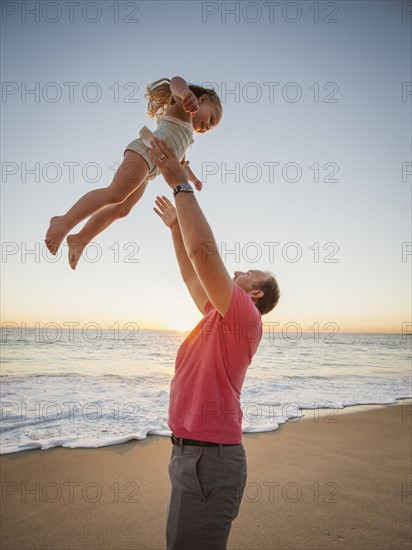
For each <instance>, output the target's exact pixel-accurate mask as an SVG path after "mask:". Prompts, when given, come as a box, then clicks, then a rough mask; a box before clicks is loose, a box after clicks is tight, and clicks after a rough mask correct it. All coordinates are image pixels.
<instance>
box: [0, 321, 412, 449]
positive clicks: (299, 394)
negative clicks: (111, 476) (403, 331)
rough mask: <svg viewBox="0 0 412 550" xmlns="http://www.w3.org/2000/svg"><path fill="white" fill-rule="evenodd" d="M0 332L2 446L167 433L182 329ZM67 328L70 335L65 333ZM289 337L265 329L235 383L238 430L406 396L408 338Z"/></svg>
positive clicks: (88, 443)
mask: <svg viewBox="0 0 412 550" xmlns="http://www.w3.org/2000/svg"><path fill="white" fill-rule="evenodd" d="M7 336H8V337H7V338H6V340H5V341H3V349H4V359H5V362H4V363H3V366H2V384H1V398H2V411H1V412H2V414H1V422H0V433H1V453H2V454H7V453H15V452H19V451H24V450H28V449H35V448H38V449H50V448H52V447H58V446H61V447H69V448H76V447H104V446H109V445H116V444H119V443H123V442H125V441H129V440H132V439H135V440H140V439H145V438H146V437H147V436H148V435H149V434H155V435H162V436H168V435H169V434H170V430H169V427H168V425H167V411H168V401H169V386H170V381H171V378H172V376H173V368H174V358H175V355H176V351H177V348H178V346H179V345H180V343H181V341H182V340H183V336H182V335H181V334H178V333H168V332H155V331H147V332H146V331H144V332H140V333H139V340H138V341H136V340H135V341H134V342H131V341H130V340H119V341H117V342H115V343H114V342H113V340H112V339H111V338H110V336H111V334H110V331H107V333H105V335H104V336H105V338H102V340H101V341H100V342H98V344H99V345H98V346H96V343H94V345H92V343H90V342H83V341H80V342H73V341H70V339H69V338H68V339H67V340H61V341H59V342H54V343H50V345H48V346H45V345H44V343H43V342H36V338H35V335H32V338H31V339H28V340H26V341H21V342H19V341H18V339H17V338H10V335H7ZM72 336H73V335H72ZM338 338H339V340H338V341H337V342H336V341H335V342H330V340H329V339H326V340H322V339H319V341H316V340H315V339H314V337H313V335H310V334H307V335H303V336H302V337H301V338H300V340H299V341H297V342H294V343H292V342H290V341H288V340H286V339H284V338H282V337H281V335H272V336H269V335H268V334H266V335H265V336H264V338H263V340H262V343H261V345H260V348H259V350H258V352H257V354H256V355H255V357H254V360H253V363H252V365H251V366H250V367H249V371H248V374H247V377H246V381H245V384H244V387H243V392H242V400H241V406H242V412H243V431H244V432H266V431H274V430H277V429H278V428H279V426H281V425H282V424H285V423H286V422H293V421H296V420H297V419H299V418H301V417H302V416H312V417H313V418H315V419H316V418H318V415H319V411H320V410H321V409H327V410H328V413H327V414H328V417H329V420H330V421H333V419H334V418H336V415H337V414H338V413H339V411H341V410H342V409H343V408H348V407H353V406H355V405H368V404H369V405H371V404H379V405H390V404H394V403H396V402H397V401H398V400H400V399H404V398H410V397H411V396H412V391H411V372H410V361H411V357H410V339H409V340H405V339H403V338H402V336H401V335H348V334H345V335H338Z"/></svg>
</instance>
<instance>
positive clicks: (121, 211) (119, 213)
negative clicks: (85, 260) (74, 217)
mask: <svg viewBox="0 0 412 550" xmlns="http://www.w3.org/2000/svg"><path fill="white" fill-rule="evenodd" d="M145 189H146V186H145V185H141V186H140V187H139V188H138V189H136V191H135V192H134V193H132V194H131V195H129V196H128V197H127V199H126V200H125V201H123V202H122V203H121V204H114V205H111V206H106V208H103V210H101V211H100V212H96V214H94V215H93V216H92V217H91V218H90V219H89V221H88V222H87V223H86V225H85V226H84V227H83V229H82V230H81V231H79V233H75V234H72V235H67V244H68V245H69V264H70V267H71V268H72V269H76V266H77V262H78V261H79V259H80V256H81V255H82V252H83V249H84V247H85V246H87V245H88V244H89V242H90V241H92V240H93V239H94V237H96V235H98V234H99V233H101V232H102V231H103V230H104V229H106V227H108V226H109V225H110V224H112V223H113V222H114V221H115V220H117V219H119V218H124V217H125V216H127V215H128V214H129V212H130V210H131V209H132V208H133V206H134V205H135V204H136V203H137V202H138V200H139V199H140V198H141V196H142V195H143V193H144V192H145Z"/></svg>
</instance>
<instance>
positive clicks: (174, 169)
mask: <svg viewBox="0 0 412 550" xmlns="http://www.w3.org/2000/svg"><path fill="white" fill-rule="evenodd" d="M150 144H151V146H152V149H151V150H150V149H149V156H150V158H151V159H152V161H153V162H154V163H155V165H156V166H157V167H158V168H159V170H160V171H161V172H162V175H163V177H164V179H165V180H166V183H167V184H168V185H169V187H171V188H172V189H174V188H175V187H176V185H179V183H183V182H184V181H188V179H189V174H188V169H187V162H185V163H184V164H181V163H180V161H179V159H178V158H177V156H176V155H175V153H174V152H173V151H172V150H171V149H170V147H169V146H168V144H167V143H166V142H165V141H164V140H163V139H157V138H156V137H154V138H153V140H152V141H151V142H150Z"/></svg>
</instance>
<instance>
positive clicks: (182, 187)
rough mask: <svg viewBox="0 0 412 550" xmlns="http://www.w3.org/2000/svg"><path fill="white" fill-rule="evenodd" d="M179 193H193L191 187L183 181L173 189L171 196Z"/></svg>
mask: <svg viewBox="0 0 412 550" xmlns="http://www.w3.org/2000/svg"><path fill="white" fill-rule="evenodd" d="M180 191H185V192H186V193H193V187H192V186H191V185H190V183H188V182H187V181H184V182H183V183H179V185H177V186H176V187H175V188H174V189H173V196H174V197H175V196H176V195H177V194H178V193H180Z"/></svg>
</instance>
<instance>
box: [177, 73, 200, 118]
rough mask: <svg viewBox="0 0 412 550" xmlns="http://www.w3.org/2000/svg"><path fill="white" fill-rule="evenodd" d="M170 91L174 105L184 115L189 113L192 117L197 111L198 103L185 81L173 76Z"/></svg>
mask: <svg viewBox="0 0 412 550" xmlns="http://www.w3.org/2000/svg"><path fill="white" fill-rule="evenodd" d="M170 91H171V92H172V94H173V97H174V99H175V101H176V103H177V104H178V105H179V106H180V107H182V108H183V110H184V111H186V113H190V114H191V115H192V116H193V115H194V114H195V113H196V111H198V109H199V102H198V100H197V97H196V96H195V94H194V93H193V92H191V91H190V90H189V87H188V85H187V82H186V80H184V79H183V78H181V77H180V76H174V77H173V78H172V80H171V81H170Z"/></svg>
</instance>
